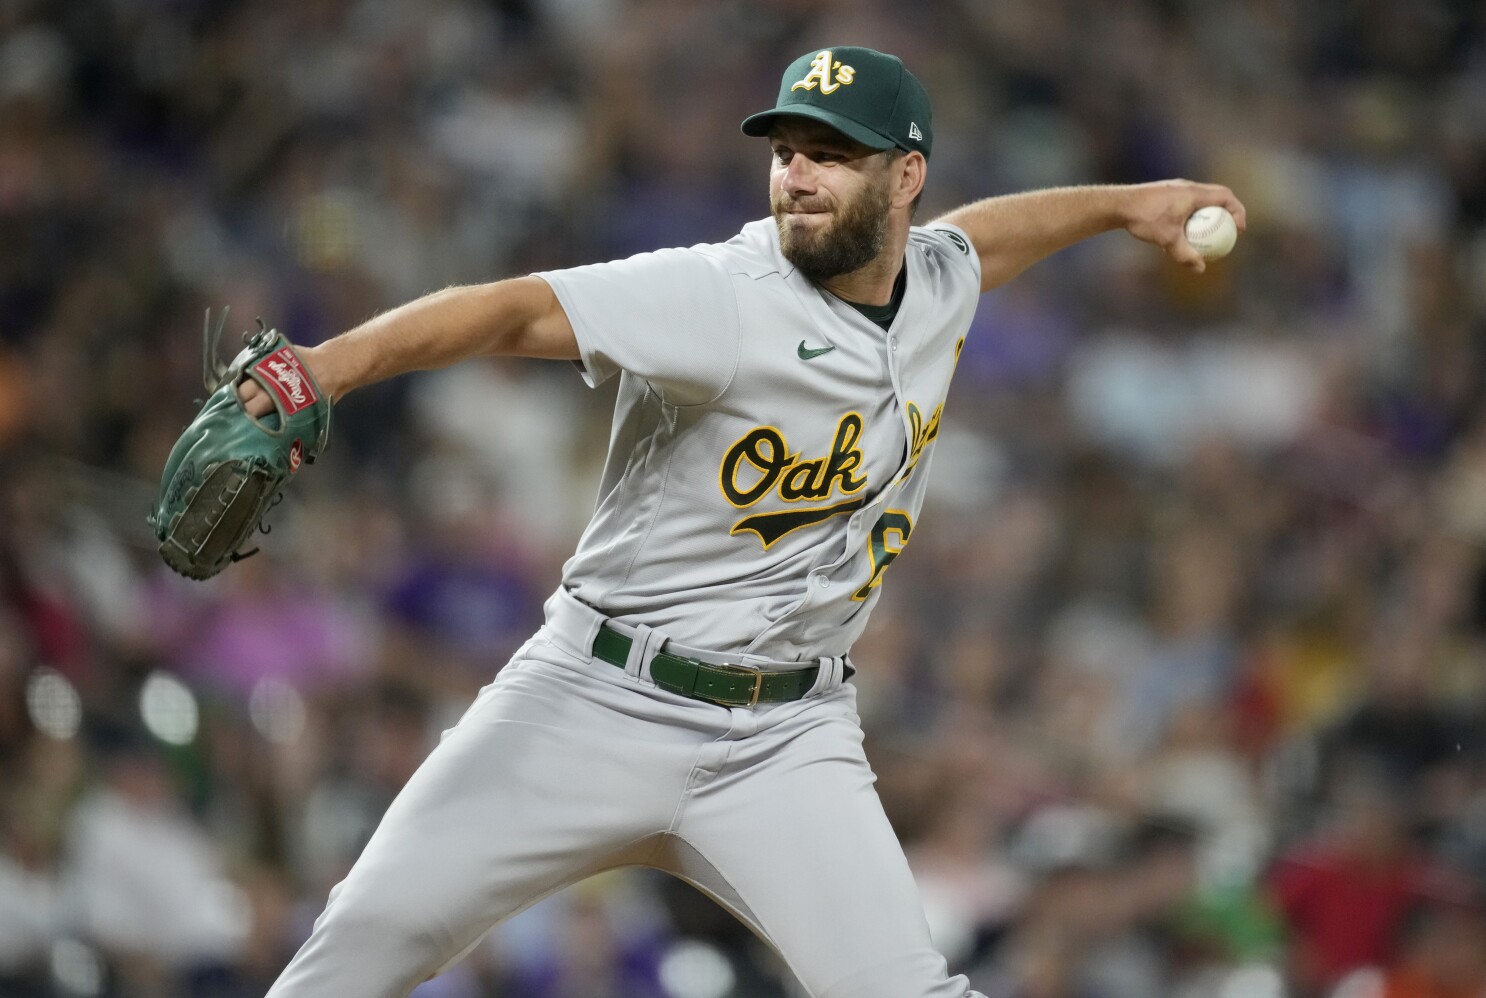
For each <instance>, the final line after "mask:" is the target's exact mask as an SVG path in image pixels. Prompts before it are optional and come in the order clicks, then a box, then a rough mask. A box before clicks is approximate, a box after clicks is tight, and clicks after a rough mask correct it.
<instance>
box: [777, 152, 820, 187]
mask: <svg viewBox="0 0 1486 998" xmlns="http://www.w3.org/2000/svg"><path fill="white" fill-rule="evenodd" d="M816 170H817V167H816V164H815V163H814V162H813V161H812V160H811V159H810V157H808V156H801V155H799V154H798V153H796V154H795V155H793V156H791V157H790V158H789V165H788V166H786V167H785V168H784V179H783V186H784V189H785V190H786V191H788V192H789V193H790V194H810V193H813V192H814V191H815V184H816V176H817V174H816Z"/></svg>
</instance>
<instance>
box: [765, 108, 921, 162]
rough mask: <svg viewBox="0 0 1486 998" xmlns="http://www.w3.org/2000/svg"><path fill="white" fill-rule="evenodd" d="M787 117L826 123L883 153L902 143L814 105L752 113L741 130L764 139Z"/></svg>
mask: <svg viewBox="0 0 1486 998" xmlns="http://www.w3.org/2000/svg"><path fill="white" fill-rule="evenodd" d="M783 117H790V118H811V119H813V120H815V121H819V122H822V123H824V124H827V125H830V126H831V127H832V128H834V129H835V130H836V131H838V132H840V133H841V134H842V135H845V136H846V137H847V138H849V139H855V140H856V141H857V142H860V143H861V144H862V145H864V146H866V147H867V148H869V149H876V150H878V151H881V150H883V149H893V148H896V147H897V145H898V143H896V142H894V141H893V140H892V139H890V138H888V137H887V136H886V135H883V134H882V133H881V132H875V131H873V130H872V129H870V128H868V127H867V126H865V125H859V124H857V123H856V122H855V121H852V120H851V119H850V118H846V117H843V116H842V115H839V114H837V113H836V112H835V111H828V110H826V109H825V108H821V107H816V106H815V105H813V104H797V105H793V106H787V107H775V108H770V109H769V110H767V111H760V112H759V113H758V114H750V115H749V116H748V117H746V118H744V119H743V124H742V126H740V127H741V128H742V129H743V134H744V135H754V136H764V135H768V134H769V129H770V128H772V127H773V125H774V120H775V119H776V118H783Z"/></svg>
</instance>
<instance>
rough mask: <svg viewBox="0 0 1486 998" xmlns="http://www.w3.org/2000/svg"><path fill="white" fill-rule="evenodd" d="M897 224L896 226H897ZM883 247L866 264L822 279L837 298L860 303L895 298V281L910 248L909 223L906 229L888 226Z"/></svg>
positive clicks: (826, 287)
mask: <svg viewBox="0 0 1486 998" xmlns="http://www.w3.org/2000/svg"><path fill="white" fill-rule="evenodd" d="M896 228H897V227H896V226H894V229H896ZM883 242H884V245H883V250H882V252H881V253H879V254H877V256H876V257H875V258H873V260H872V261H871V262H870V263H868V264H867V265H866V266H864V267H859V268H858V269H856V270H853V271H852V272H851V273H849V274H841V275H839V276H837V277H832V278H829V279H828V280H824V281H821V282H820V286H821V287H823V288H825V289H826V290H827V291H829V292H830V293H831V294H833V295H835V296H836V297H837V298H843V299H845V300H846V301H850V302H856V303H857V304H859V305H886V304H887V303H888V302H890V301H892V299H893V284H894V283H896V282H897V280H898V271H900V270H902V269H903V256H904V254H905V253H906V252H907V248H908V232H907V226H906V225H905V226H904V227H903V231H901V232H897V231H893V230H891V229H890V230H889V232H888V237H887V239H885V240H884V241H883Z"/></svg>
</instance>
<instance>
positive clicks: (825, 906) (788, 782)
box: [674, 704, 974, 998]
mask: <svg viewBox="0 0 1486 998" xmlns="http://www.w3.org/2000/svg"><path fill="white" fill-rule="evenodd" d="M873 781H874V777H873V774H872V771H871V769H870V767H869V766H868V764H867V760H866V757H865V756H864V755H863V753H862V750H861V732H860V729H859V728H858V727H857V724H856V719H855V713H854V712H853V711H851V710H850V708H849V706H843V705H840V704H836V705H828V704H822V705H820V707H819V708H812V709H811V710H809V711H805V712H802V713H801V714H800V715H799V716H798V717H796V718H795V719H794V720H792V721H789V722H786V723H784V724H782V725H780V726H779V728H778V730H765V731H761V732H759V734H757V735H754V736H752V737H750V738H748V739H744V740H742V741H740V742H738V743H736V744H735V745H734V746H733V751H732V754H731V756H730V758H729V759H728V762H727V764H726V765H725V766H724V767H723V769H722V771H721V772H720V773H719V775H718V777H717V779H716V780H714V781H713V782H712V783H710V784H709V785H708V786H707V787H705V788H702V789H700V790H698V791H694V792H693V794H692V795H691V796H690V797H689V799H688V801H687V802H686V805H685V808H684V810H683V812H682V815H681V819H680V821H679V823H678V826H677V835H678V837H679V838H680V839H681V840H682V841H683V844H682V845H680V846H678V847H677V851H676V853H675V854H674V855H675V859H676V866H678V867H679V869H677V871H676V872H679V873H681V874H682V875H683V876H685V877H687V878H688V879H690V880H693V881H694V882H696V883H697V884H698V885H699V886H701V887H703V888H704V889H706V890H707V891H709V892H710V893H712V894H713V895H714V896H716V897H717V898H718V899H719V900H720V901H722V902H723V903H724V904H725V905H727V906H728V907H730V908H732V909H734V910H735V911H736V913H737V914H738V915H739V916H740V917H741V918H743V920H744V921H746V922H749V923H750V924H751V925H752V926H753V927H754V929H755V931H758V932H759V933H760V934H761V935H762V936H763V937H764V938H765V939H766V940H767V941H768V942H769V943H770V944H771V945H772V946H773V947H774V948H775V949H776V950H778V951H779V953H780V954H781V955H782V956H783V957H784V959H785V961H786V962H787V963H788V964H789V966H790V968H791V969H792V970H793V971H794V973H795V974H796V975H797V976H798V977H799V978H800V981H801V983H803V984H804V985H805V987H806V988H807V989H808V990H809V992H810V994H811V995H812V996H813V998H966V996H967V995H971V994H974V993H973V992H971V991H969V984H968V981H967V980H966V979H965V978H964V977H951V976H949V973H948V969H947V966H946V964H945V961H944V958H943V957H942V956H941V955H940V954H939V953H938V951H937V950H935V949H934V946H933V943H932V942H931V941H930V939H929V931H928V925H927V923H926V922H925V919H924V915H923V907H922V903H921V901H920V899H919V894H918V889H917V887H916V885H915V883H914V881H913V877H912V875H911V873H910V872H909V869H908V863H907V861H906V860H905V859H904V856H903V850H902V847H901V846H900V845H899V843H898V840H897V837H896V836H895V835H894V833H893V830H892V827H891V826H890V825H889V824H888V821H887V818H886V816H885V815H884V814H883V810H882V804H881V802H880V801H879V799H878V797H877V792H876V790H875V789H874V788H873Z"/></svg>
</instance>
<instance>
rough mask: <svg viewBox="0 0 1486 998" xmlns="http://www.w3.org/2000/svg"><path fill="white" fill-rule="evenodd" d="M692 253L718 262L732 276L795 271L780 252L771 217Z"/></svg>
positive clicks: (704, 245)
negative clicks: (723, 241)
mask: <svg viewBox="0 0 1486 998" xmlns="http://www.w3.org/2000/svg"><path fill="white" fill-rule="evenodd" d="M691 251H692V252H694V253H697V254H699V255H701V256H704V257H706V258H707V259H709V260H712V261H715V263H716V264H717V265H718V266H720V267H721V268H722V269H723V270H724V271H725V272H726V273H727V274H729V275H731V276H737V277H748V278H752V279H753V280H758V279H759V278H762V277H767V276H769V275H770V274H786V273H788V272H789V271H790V270H792V269H793V268H792V267H791V266H790V265H789V264H788V263H787V262H786V261H785V259H784V256H783V254H782V253H780V251H779V233H778V230H777V229H775V228H774V220H773V219H770V218H761V219H758V220H757V221H754V222H749V223H748V224H747V225H745V226H743V228H742V230H741V231H740V232H739V233H738V234H737V235H736V236H734V237H733V238H731V239H729V240H728V241H727V242H725V243H704V244H701V245H698V246H693V247H691Z"/></svg>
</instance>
